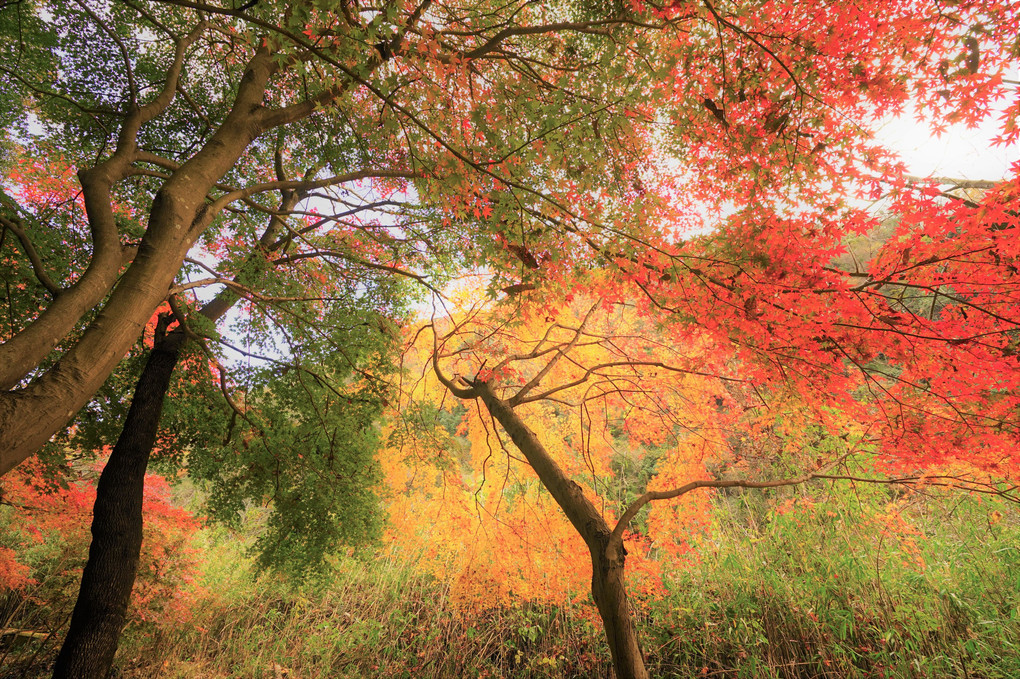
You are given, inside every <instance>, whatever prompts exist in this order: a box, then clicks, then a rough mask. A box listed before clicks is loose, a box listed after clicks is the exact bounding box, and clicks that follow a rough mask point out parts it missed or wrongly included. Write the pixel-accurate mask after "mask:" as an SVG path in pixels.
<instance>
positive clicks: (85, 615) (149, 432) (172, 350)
mask: <svg viewBox="0 0 1020 679" xmlns="http://www.w3.org/2000/svg"><path fill="white" fill-rule="evenodd" d="M182 341H183V334H181V333H174V334H172V335H170V336H168V337H163V338H160V339H159V341H157V342H156V344H155V346H154V347H153V349H152V351H151V352H150V353H149V358H148V360H147V361H146V362H145V368H144V369H143V370H142V375H141V377H140V378H139V380H138V385H137V386H136V387H135V393H134V398H133V399H132V401H131V408H130V409H129V410H128V414H127V419H126V420H125V422H124V429H123V431H122V432H121V435H120V438H119V439H118V440H117V444H116V446H114V448H113V453H112V454H111V455H110V459H109V461H108V462H107V463H106V467H105V468H104V469H103V473H102V475H101V476H100V477H99V485H98V487H97V489H96V505H95V509H94V513H93V518H92V544H91V546H90V547H89V560H88V563H87V564H86V566H85V571H84V572H83V573H82V580H81V590H80V592H79V594H78V600H77V602H76V603H75V606H74V612H73V613H72V615H71V624H70V627H69V628H68V632H67V638H66V639H65V641H64V645H63V647H62V648H61V649H60V655H59V656H58V657H57V664H56V666H55V668H54V670H53V676H54V679H65V678H67V679H93V678H94V679H103V678H104V677H106V676H107V675H108V674H109V673H110V668H111V667H112V665H113V657H114V654H116V652H117V644H118V642H119V640H120V632H121V629H123V627H124V620H125V616H126V614H127V607H128V601H129V600H130V598H131V589H132V587H133V586H134V582H135V573H136V571H137V570H138V558H139V554H140V553H141V547H142V494H143V491H144V487H145V469H146V467H147V466H148V463H149V454H150V452H151V451H152V447H153V445H154V444H155V440H156V432H157V431H158V427H159V417H160V414H161V413H162V411H163V399H164V396H165V394H166V392H167V388H168V386H169V383H170V376H171V375H172V374H173V371H174V367H175V366H176V365H177V359H178V357H179V355H180V347H181V344H182Z"/></svg>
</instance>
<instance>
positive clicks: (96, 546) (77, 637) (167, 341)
mask: <svg viewBox="0 0 1020 679" xmlns="http://www.w3.org/2000/svg"><path fill="white" fill-rule="evenodd" d="M302 198H303V194H301V193H297V192H294V191H284V192H283V197H282V199H281V201H280V213H281V214H282V213H286V212H287V211H289V210H292V209H294V206H295V205H297V203H298V202H299V201H300V200H301V199H302ZM282 230H283V222H282V220H281V219H280V218H279V217H277V216H274V217H273V218H271V219H270V221H269V226H268V227H267V228H266V230H265V232H264V233H263V234H262V237H261V238H260V239H259V248H258V249H256V250H255V251H254V252H253V254H252V255H251V257H250V261H253V260H255V259H256V258H261V257H263V256H264V255H265V253H266V252H268V251H270V250H271V249H272V243H273V241H274V240H276V237H277V236H278V235H279V233H280V232H281V231H282ZM237 300H238V298H237V296H236V295H233V294H230V293H229V292H228V291H224V292H222V293H220V294H219V295H217V296H216V297H214V298H213V299H212V300H210V301H209V302H207V303H206V304H205V305H204V306H203V307H202V308H201V309H200V310H199V311H198V314H199V315H201V316H203V317H205V318H206V319H207V320H209V321H212V322H214V323H215V322H216V321H218V320H219V319H220V318H221V317H222V316H223V315H224V314H225V313H227V311H228V310H229V309H230V308H231V307H232V306H233V305H234V304H235V303H236V302H237ZM159 334H162V333H161V332H160V333H159ZM188 341H189V340H188V337H187V335H185V333H184V332H183V331H182V330H178V331H176V332H173V333H171V334H170V335H167V336H165V337H162V339H161V340H160V341H159V342H158V343H157V344H156V345H155V346H154V347H153V350H152V352H151V353H150V354H149V358H148V360H147V361H146V363H145V367H144V368H143V369H142V374H141V376H140V377H139V379H138V385H137V386H136V387H135V393H134V397H133V399H132V402H131V408H130V410H129V411H128V415H127V419H126V420H125V422H124V428H123V430H122V431H121V435H120V438H119V439H118V441H117V445H116V447H115V448H114V450H113V454H112V455H111V456H110V459H109V461H108V462H107V463H106V467H105V468H104V469H103V473H102V475H101V476H100V478H99V486H98V488H97V489H96V508H95V512H94V514H93V519H92V544H91V545H90V546H89V560H88V563H87V565H86V567H85V571H84V573H83V574H82V583H81V589H80V592H79V595H78V600H77V601H76V602H75V608H74V613H73V615H72V618H71V627H70V629H69V631H68V635H67V640H66V641H65V642H64V646H63V648H62V649H61V651H60V658H59V659H58V662H57V666H56V670H55V673H54V677H55V678H61V677H105V676H106V675H107V674H108V673H109V671H110V668H111V667H112V664H113V657H114V654H115V653H116V651H117V645H118V643H119V641H120V632H121V629H122V628H123V626H124V617H125V615H126V613H127V606H128V601H129V600H130V597H131V589H132V587H133V585H134V579H135V574H136V572H137V570H138V559H139V556H140V554H141V547H142V528H143V525H142V494H143V491H144V485H143V481H144V477H145V467H146V466H147V464H148V460H149V456H150V455H151V453H152V447H153V445H154V444H155V441H156V435H157V434H158V432H159V417H160V414H161V413H162V410H163V399H164V397H165V395H166V391H167V388H168V386H169V384H170V377H171V376H172V375H173V371H174V368H175V367H176V366H177V360H178V358H179V357H180V354H181V351H182V350H183V348H184V346H185V345H186V344H187V343H188ZM139 469H140V470H141V471H140V472H139V471H138V470H139ZM122 484H123V485H122ZM122 496H123V497H122ZM125 500H126V501H125ZM110 526H123V527H125V529H124V530H110V529H109V527H110ZM97 598H98V599H99V600H100V601H101V602H102V604H103V605H102V606H97V605H95V601H96V599H97Z"/></svg>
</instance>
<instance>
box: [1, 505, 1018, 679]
mask: <svg viewBox="0 0 1020 679" xmlns="http://www.w3.org/2000/svg"><path fill="white" fill-rule="evenodd" d="M0 518H2V517H0ZM0 528H3V526H0ZM1018 537H1020V515H1018V512H1017V510H1016V509H1015V508H1014V507H1013V506H1011V505H1006V504H1004V503H1001V502H997V501H993V500H989V499H981V498H976V497H969V496H960V495H940V496H938V497H934V498H933V497H924V496H921V495H906V496H896V495H892V494H890V493H889V492H888V491H886V490H866V491H865V490H861V489H844V490H842V491H839V492H836V491H834V490H832V489H823V488H815V489H813V490H803V491H797V492H794V493H787V494H786V495H783V494H776V495H772V496H768V495H764V494H733V495H728V496H723V497H721V498H720V502H719V509H718V512H717V516H716V526H715V527H714V530H712V531H711V533H710V537H709V538H706V539H705V541H704V542H703V543H702V544H701V546H700V549H699V550H698V551H697V556H696V557H695V558H692V560H691V561H690V563H687V564H683V565H677V566H676V567H675V568H671V569H669V571H668V572H667V573H665V574H664V575H663V585H664V587H663V590H664V594H663V595H662V596H661V597H658V598H652V599H645V600H640V601H636V602H635V607H636V609H637V611H638V622H639V626H640V634H641V636H642V642H643V644H644V649H645V651H646V654H647V656H648V659H649V669H650V672H651V673H652V676H656V677H685V678H686V677H692V678H693V677H755V678H757V677H777V678H784V679H785V678H794V677H796V678H808V677H841V678H842V677H876V678H883V677H911V678H914V677H917V678H922V677H973V678H977V677H982V678H987V679H993V678H997V677H1001V678H1003V679H1005V678H1007V677H1016V676H1020V649H1018V643H1020V641H1018V640H1020V550H1018V545H1020V541H1018ZM198 539H199V544H197V545H196V546H195V548H196V549H197V550H198V553H199V554H200V555H201V564H200V568H201V572H200V574H199V577H197V585H196V586H195V587H193V588H192V589H190V590H188V591H187V592H182V593H181V596H182V597H185V598H186V601H187V605H188V607H189V612H188V616H187V618H186V620H185V619H180V620H177V621H170V620H166V619H155V620H143V619H140V618H137V617H136V618H134V619H133V620H132V622H131V623H129V625H128V627H127V629H126V630H125V634H124V638H123V640H122V643H121V648H120V651H119V653H118V657H117V663H116V670H115V676H118V677H124V678H128V677H132V678H134V677H168V678H174V677H178V678H184V677H214V678H217V677H265V678H273V679H276V678H279V677H285V676H286V677H290V678H300V677H393V678H398V677H407V678H409V679H410V678H415V679H417V678H419V677H421V678H430V677H436V678H438V677H522V678H525V677H559V678H564V679H565V678H573V677H577V678H580V677H585V678H588V677H607V678H608V677H611V676H612V675H611V669H610V666H609V662H608V651H607V649H606V646H605V643H604V641H603V639H602V637H601V628H600V625H599V624H598V621H597V619H595V618H594V617H593V606H592V605H591V604H590V601H587V600H583V599H582V600H581V601H579V602H577V603H571V602H564V603H563V605H561V606H543V607H537V606H533V605H528V604H525V603H522V604H521V605H518V606H514V607H511V608H506V609H501V610H484V611H470V612H467V611H462V610H455V609H454V607H453V606H452V605H451V603H450V600H449V598H448V596H447V595H448V589H447V587H446V586H445V585H444V584H443V583H440V582H437V581H435V580H434V579H432V578H430V577H428V576H426V575H423V574H421V573H420V572H418V570H417V569H415V568H414V565H413V559H406V558H405V559H401V560H399V561H398V560H396V559H394V558H392V557H387V558H383V557H378V558H374V559H372V558H369V559H364V558H353V557H345V558H342V559H339V560H338V562H337V563H336V565H335V568H334V570H333V572H332V573H330V574H329V575H327V576H320V577H317V578H314V579H312V578H310V579H306V580H302V581H294V580H289V581H288V580H285V579H283V578H282V577H280V576H274V575H271V574H262V575H259V576H256V575H255V574H254V573H253V571H252V569H251V566H250V563H249V561H248V560H247V559H246V558H245V557H243V556H242V548H241V547H240V546H239V545H238V540H237V538H236V536H233V535H231V534H230V533H228V532H226V531H225V530H224V529H221V528H219V529H215V528H207V529H204V530H203V531H202V532H201V533H200V535H199V538H198ZM54 558H55V557H54ZM42 565H44V564H40V567H42ZM47 567H48V568H50V569H51V571H49V572H50V573H52V568H53V564H49V565H48V566H47ZM47 577H53V576H47ZM53 582H57V581H53ZM61 582H62V581H61ZM62 588H63V589H62ZM73 589H74V586H73V583H72V584H71V585H68V584H66V583H63V584H61V587H56V586H49V587H48V588H46V590H45V597H48V598H45V599H44V598H43V596H41V595H42V593H43V590H42V589H39V590H38V591H36V592H35V593H34V594H33V593H32V592H13V591H11V592H7V593H5V594H0V628H6V629H21V630H29V629H32V630H38V631H42V632H50V631H53V632H54V634H53V635H52V636H50V637H47V638H41V637H38V638H37V637H12V636H10V635H8V636H6V637H4V638H3V641H2V644H0V677H2V678H3V679H7V678H10V679H14V677H26V678H34V677H41V676H46V675H47V671H48V667H49V663H51V662H52V658H53V656H54V655H55V652H56V649H57V647H58V644H59V640H60V634H61V629H62V626H63V624H64V621H65V620H66V615H67V612H68V611H69V602H70V601H72V599H71V595H72V594H73ZM29 614H30V615H29Z"/></svg>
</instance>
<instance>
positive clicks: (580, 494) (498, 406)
mask: <svg viewBox="0 0 1020 679" xmlns="http://www.w3.org/2000/svg"><path fill="white" fill-rule="evenodd" d="M472 392H473V393H474V394H476V395H477V396H478V397H480V398H481V399H482V402H483V403H484V404H485V407H486V408H487V409H488V411H489V413H490V414H492V416H493V417H494V418H495V419H496V421H498V422H499V423H500V425H501V426H502V427H503V429H504V430H505V431H506V433H507V434H509V435H510V439H511V440H512V441H513V442H514V445H515V446H517V448H518V450H520V451H521V453H522V454H523V455H524V457H525V458H526V459H527V460H528V463H529V464H530V465H531V468H532V469H534V470H535V473H536V474H538V478H539V480H540V481H541V482H542V485H543V486H545V488H546V489H547V490H548V491H549V493H550V494H551V495H552V496H553V499H554V500H556V504H558V505H559V506H560V509H562V510H563V512H564V513H565V514H566V515H567V518H568V519H569V520H570V523H571V524H572V525H573V526H574V528H575V529H576V530H577V532H578V533H580V535H581V537H582V538H584V542H585V544H586V545H587V546H588V551H589V552H590V553H591V564H592V574H591V594H592V598H593V599H594V600H595V605H596V607H597V608H598V611H599V617H601V618H602V624H603V626H604V627H605V631H606V641H607V642H608V643H609V652H610V653H611V654H612V658H613V668H614V669H615V670H616V676H617V679H648V670H647V669H646V668H645V661H644V655H643V654H642V652H641V644H640V643H639V641H638V636H637V630H636V629H635V628H634V619H633V616H632V615H631V611H630V603H629V602H628V599H627V589H626V580H625V573H624V565H625V563H626V557H627V550H625V549H624V547H623V539H622V537H620V536H617V535H614V534H613V531H612V530H611V529H610V528H609V524H608V523H606V520H605V519H604V518H603V517H602V514H601V513H600V512H599V511H598V509H597V508H596V507H595V505H593V504H592V502H591V501H590V500H589V499H588V498H587V497H585V495H584V491H583V490H581V487H580V486H579V485H577V484H576V483H574V482H573V481H571V480H570V478H569V477H567V475H566V474H565V473H564V472H563V470H562V469H560V467H559V465H557V464H556V461H555V460H554V459H553V458H552V456H551V455H550V454H549V451H548V450H546V448H545V446H543V445H542V442H541V441H539V440H538V437H537V436H535V434H534V432H532V431H531V430H530V429H528V427H527V426H526V425H525V424H524V421H523V420H521V418H520V416H519V415H517V413H516V412H515V411H514V409H513V408H511V407H510V406H509V405H507V403H506V402H505V401H503V400H502V399H500V398H498V397H497V396H496V395H495V394H494V393H493V392H492V388H491V387H490V386H489V384H487V383H485V382H475V383H474V385H473V389H472Z"/></svg>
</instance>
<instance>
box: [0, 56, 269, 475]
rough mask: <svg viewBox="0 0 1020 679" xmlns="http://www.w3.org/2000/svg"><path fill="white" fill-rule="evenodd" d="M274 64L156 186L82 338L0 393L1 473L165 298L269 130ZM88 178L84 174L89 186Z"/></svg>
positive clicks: (73, 404)
mask: <svg viewBox="0 0 1020 679" xmlns="http://www.w3.org/2000/svg"><path fill="white" fill-rule="evenodd" d="M273 68H274V66H273V62H272V58H271V56H270V54H269V53H268V51H267V50H265V49H262V50H259V51H258V52H257V53H256V54H255V56H254V57H252V59H251V60H250V61H249V63H248V68H247V70H246V71H245V75H244V77H243V78H242V80H241V85H240V87H239V89H238V93H237V95H236V97H235V99H234V104H233V107H232V109H231V111H230V113H229V114H228V115H227V118H226V119H225V121H224V123H223V124H222V125H221V126H220V127H219V129H217V130H216V132H215V133H214V134H213V135H212V137H211V138H210V139H209V141H208V142H207V143H206V144H205V146H203V147H202V148H201V149H200V150H199V151H198V152H197V153H196V154H195V155H194V156H192V157H191V158H190V159H189V160H188V161H187V162H185V163H184V164H183V165H181V167H180V168H179V169H177V170H176V171H175V172H174V173H173V174H172V175H171V177H170V178H169V179H167V180H166V181H165V182H164V184H163V186H162V187H161V188H160V189H159V191H157V192H156V195H155V197H154V198H153V201H152V206H151V208H150V211H149V226H148V228H147V230H146V233H145V236H144V238H143V239H142V242H141V244H140V245H139V247H138V252H137V254H136V255H135V257H134V260H133V261H132V263H131V266H129V267H128V269H127V271H125V273H124V275H123V276H122V277H121V278H120V280H119V282H118V283H117V286H116V288H115V289H114V290H113V293H112V294H111V295H110V298H109V300H108V301H107V303H106V305H105V306H104V307H103V310H102V311H101V312H100V313H99V315H98V316H97V318H96V319H95V321H93V322H92V324H91V325H90V326H89V327H88V328H87V329H86V330H85V332H84V333H83V334H82V336H81V338H80V339H79V340H78V342H77V343H76V344H75V345H74V346H73V347H72V348H71V349H69V350H68V351H67V352H66V353H65V354H64V355H63V357H62V358H61V359H60V361H58V362H57V363H56V365H54V366H53V367H52V368H51V369H49V370H47V371H46V373H44V374H43V375H41V376H39V377H38V378H36V379H35V380H33V381H32V383H31V384H29V385H28V386H27V387H25V388H23V389H17V390H15V391H9V392H4V393H0V476H2V475H3V474H6V473H7V472H8V471H10V470H11V469H13V468H14V467H15V466H17V465H18V464H19V463H20V462H22V461H23V460H25V459H26V458H28V457H29V456H31V455H34V454H35V453H36V452H37V451H38V450H39V448H40V447H41V446H42V445H43V444H45V443H46V441H47V440H49V438H50V437H51V436H53V434H55V433H56V432H57V431H59V430H60V429H61V427H63V426H64V425H66V424H67V422H68V421H69V420H70V419H71V418H73V417H74V415H75V413H77V412H78V410H80V409H81V408H82V406H84V405H85V404H86V403H87V402H88V401H89V399H90V398H92V396H93V394H95V392H96V390H97V389H99V387H100V386H102V384H103V382H105V381H106V378H107V377H109V375H110V373H111V372H112V371H113V369H114V368H115V367H116V365H117V363H119V362H120V360H121V359H122V358H123V357H124V354H125V353H127V351H128V349H130V348H131V345H132V344H133V343H134V342H135V340H136V339H137V338H138V335H139V334H141V332H142V329H143V328H144V327H145V323H146V322H147V321H148V320H149V317H150V316H151V314H152V312H153V310H154V309H156V307H157V306H159V304H160V303H161V302H162V301H163V300H165V299H166V295H167V291H168V290H169V288H170V285H171V284H172V283H173V280H174V277H175V276H176V275H177V272H178V271H179V270H180V266H181V263H182V262H183V261H184V256H185V255H186V254H187V252H188V250H189V249H190V248H191V246H192V245H193V244H194V243H195V241H196V240H197V239H198V237H199V235H201V233H202V232H203V231H204V230H205V228H206V227H207V226H208V224H209V223H210V221H211V219H212V217H213V216H215V215H214V213H215V210H210V209H208V206H207V204H206V196H207V195H208V193H209V191H210V190H211V189H212V187H213V186H214V185H215V184H216V182H218V181H219V180H220V179H221V178H222V177H223V176H224V175H225V174H226V173H227V172H228V171H229V170H230V168H232V167H233V166H234V164H235V163H236V162H237V159H238V158H240V157H241V154H243V153H244V151H245V150H246V149H247V148H248V146H249V144H251V142H252V141H253V140H254V139H255V138H257V137H258V136H259V134H261V133H262V132H264V131H265V129H266V128H265V126H264V119H265V116H266V114H265V109H264V107H263V106H262V99H263V95H264V92H265V88H266V84H267V82H268V80H269V77H270V74H271V72H272V70H273ZM90 181H91V179H90V178H88V176H87V175H86V177H83V184H88V183H89V182H90ZM89 219H90V222H91V221H92V219H93V216H92V213H91V212H90V214H89ZM73 320H74V321H75V322H77V318H75V319H73ZM9 344H10V343H8V345H9ZM5 346H7V345H0V357H2V356H3V351H6V350H9V347H7V349H5ZM4 364H5V365H6V363H5V362H4Z"/></svg>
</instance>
